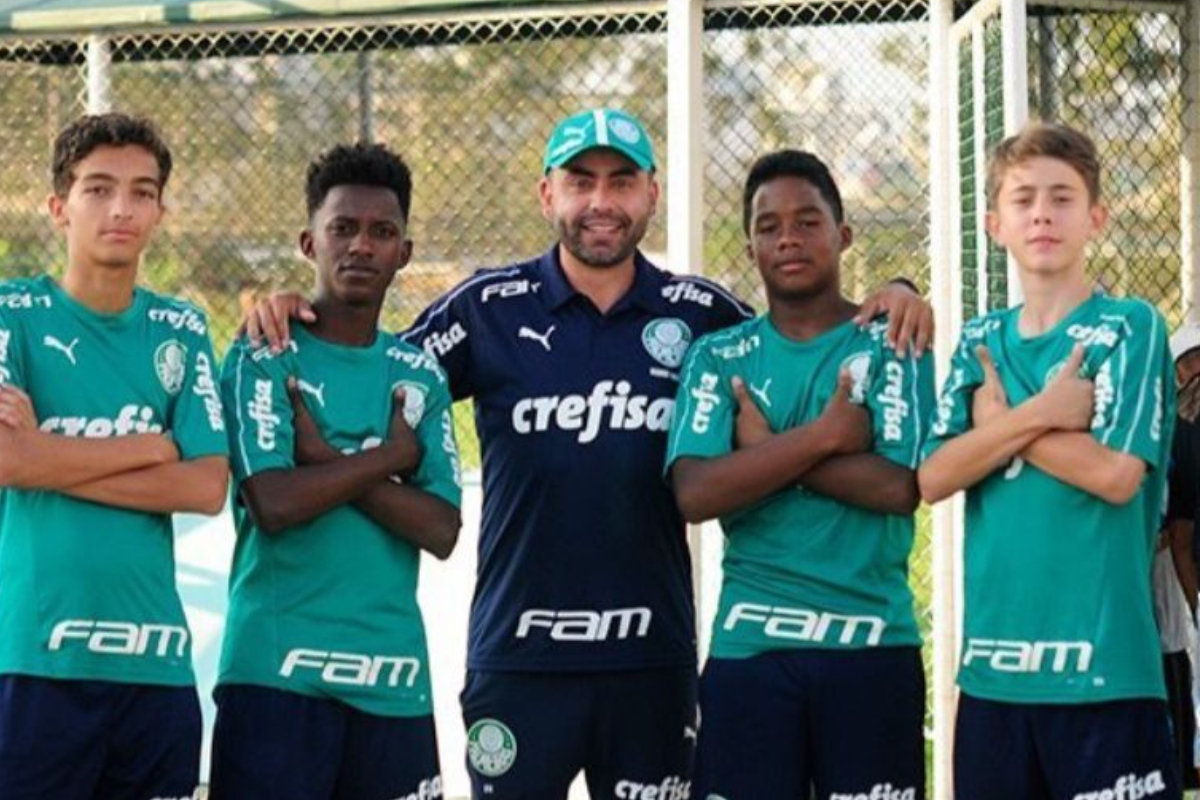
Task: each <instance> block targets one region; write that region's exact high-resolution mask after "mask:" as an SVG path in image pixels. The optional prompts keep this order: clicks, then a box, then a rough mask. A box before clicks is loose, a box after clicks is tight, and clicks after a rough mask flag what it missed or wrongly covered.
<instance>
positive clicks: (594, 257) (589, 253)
mask: <svg viewBox="0 0 1200 800" xmlns="http://www.w3.org/2000/svg"><path fill="white" fill-rule="evenodd" d="M610 219H613V220H614V221H615V222H616V223H617V224H618V225H620V226H622V227H623V229H624V237H623V238H620V239H619V240H618V241H617V243H616V244H615V245H614V246H611V247H604V248H597V247H591V246H589V245H587V244H586V243H585V241H584V236H585V233H584V229H583V228H584V224H585V223H586V222H587V221H588V218H587V217H583V218H581V219H579V221H577V222H575V223H574V224H571V223H568V222H567V221H566V220H565V219H558V220H556V221H555V226H554V227H555V228H557V229H558V236H559V239H560V240H561V241H562V244H563V247H565V248H566V249H567V252H568V253H570V254H571V255H573V256H574V257H575V258H576V259H578V260H579V262H580V263H582V264H585V265H587V266H589V267H595V268H597V269H607V268H608V267H615V266H617V265H618V264H622V263H624V262H625V261H626V260H628V259H629V258H630V257H631V256H632V255H633V254H634V252H635V251H636V250H637V246H638V245H639V244H640V243H641V241H642V238H643V237H644V236H645V235H646V228H647V226H649V224H650V220H649V219H646V220H642V221H641V222H640V223H635V222H634V221H633V220H631V219H630V218H629V217H626V216H624V215H621V216H618V217H615V218H614V217H610Z"/></svg>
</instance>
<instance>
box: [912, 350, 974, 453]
mask: <svg viewBox="0 0 1200 800" xmlns="http://www.w3.org/2000/svg"><path fill="white" fill-rule="evenodd" d="M978 343H979V342H978V339H977V337H975V336H972V335H971V329H970V328H968V329H967V330H964V331H963V335H962V338H961V339H959V342H958V348H957V349H956V350H955V351H954V355H953V357H951V359H950V369H949V371H948V373H947V375H946V381H945V383H943V384H942V393H941V395H940V396H939V397H938V401H937V405H936V406H935V407H934V409H933V414H932V416H931V418H930V420H929V433H928V435H927V436H926V437H925V442H924V444H923V445H922V448H921V457H922V459H926V458H929V457H930V456H931V455H933V454H934V452H936V451H937V449H938V448H939V447H941V446H942V445H943V444H945V443H946V442H948V441H950V440H951V439H953V438H955V437H956V436H961V435H963V434H964V433H966V432H967V431H968V430H970V429H971V404H972V402H973V401H974V399H975V390H976V389H977V388H978V387H979V386H980V385H981V384H982V383H983V368H982V367H980V365H979V359H978V357H977V356H976V355H975V345H976V344H978Z"/></svg>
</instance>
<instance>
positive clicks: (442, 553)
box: [354, 480, 462, 560]
mask: <svg viewBox="0 0 1200 800" xmlns="http://www.w3.org/2000/svg"><path fill="white" fill-rule="evenodd" d="M354 506H355V507H356V508H357V509H358V510H359V511H361V512H363V513H364V514H366V515H367V516H368V517H370V518H371V519H373V520H374V521H375V522H377V523H378V524H379V525H380V526H382V527H383V528H384V529H385V530H386V531H387V532H388V533H390V534H392V535H393V536H396V537H397V538H400V539H403V540H405V541H406V542H409V543H411V544H413V545H416V546H417V547H419V548H421V549H422V550H427V551H429V552H430V553H432V554H433V555H435V556H437V557H438V558H439V559H442V560H445V559H447V558H449V557H450V553H452V552H453V551H454V545H455V544H457V543H458V532H459V529H460V528H461V527H462V517H461V516H460V515H459V512H458V509H457V508H455V507H454V506H452V505H450V504H449V503H447V502H446V501H445V500H443V499H442V498H440V497H438V496H436V495H433V494H430V493H429V492H424V491H421V490H420V489H417V488H414V487H412V486H404V485H402V484H398V483H393V482H392V481H390V480H387V481H383V482H382V483H379V484H377V485H375V486H372V487H371V488H370V489H368V490H367V492H366V493H365V494H364V495H362V497H360V498H359V499H358V500H356V501H354Z"/></svg>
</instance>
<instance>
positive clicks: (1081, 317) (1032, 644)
mask: <svg viewBox="0 0 1200 800" xmlns="http://www.w3.org/2000/svg"><path fill="white" fill-rule="evenodd" d="M1019 317H1020V308H1013V309H1008V310H1004V311H997V312H995V313H992V314H988V315H987V316H985V317H980V318H978V319H975V320H972V321H971V322H969V323H967V324H966V326H965V327H964V329H963V333H962V338H961V340H960V342H959V346H958V350H957V352H956V353H955V354H954V358H953V360H952V362H951V365H950V372H949V375H948V378H947V380H946V383H945V386H944V387H943V389H942V396H941V400H940V402H939V404H938V409H937V414H936V417H935V419H934V421H933V423H932V424H931V430H930V438H929V441H928V442H927V444H926V447H925V450H926V457H928V455H930V454H932V453H933V452H934V451H936V450H937V448H938V447H939V446H941V445H942V444H943V443H944V442H946V441H948V440H950V439H953V438H954V437H955V436H958V435H960V434H962V433H965V432H966V431H967V430H969V429H970V428H971V424H972V422H971V404H972V400H973V397H974V393H975V389H976V387H978V386H979V385H980V384H981V383H982V382H983V371H982V367H981V366H980V364H979V359H978V357H977V356H976V354H975V348H976V347H977V346H978V345H980V344H984V345H987V347H988V349H989V350H990V352H991V354H992V358H993V360H994V361H995V363H996V366H997V369H998V371H999V374H1000V379H1001V381H1002V382H1003V384H1004V389H1005V391H1006V392H1007V393H1008V400H1009V403H1010V404H1012V405H1014V406H1015V405H1018V404H1020V403H1022V402H1024V401H1025V400H1028V399H1029V398H1030V397H1031V396H1032V395H1034V394H1036V393H1037V392H1039V391H1041V390H1042V388H1043V387H1044V386H1045V385H1046V382H1047V381H1049V380H1050V379H1051V378H1053V377H1054V375H1056V374H1057V373H1058V371H1059V369H1061V366H1062V364H1063V362H1064V361H1065V360H1066V359H1067V357H1068V356H1069V355H1070V352H1071V349H1072V347H1073V346H1074V344H1075V343H1076V342H1080V343H1081V344H1083V345H1084V362H1083V367H1082V370H1081V373H1082V374H1083V375H1084V376H1086V377H1088V378H1090V379H1091V380H1093V381H1094V382H1095V387H1096V388H1095V401H1094V402H1095V405H1094V415H1093V417H1092V424H1091V434H1092V436H1094V437H1095V439H1096V440H1097V441H1099V442H1100V443H1101V444H1103V445H1104V446H1106V447H1110V448H1112V449H1113V450H1117V451H1119V452H1122V453H1128V454H1131V455H1134V456H1137V457H1138V458H1140V459H1142V460H1143V461H1144V462H1146V465H1147V473H1146V477H1145V479H1144V480H1143V482H1142V485H1141V488H1140V489H1139V490H1138V492H1137V494H1136V495H1134V497H1133V499H1132V500H1131V501H1130V502H1128V503H1126V504H1124V505H1120V506H1117V505H1112V504H1110V503H1108V502H1106V501H1104V500H1101V499H1100V498H1098V497H1096V496H1094V495H1091V494H1089V493H1087V492H1085V491H1083V490H1081V489H1077V488H1075V487H1074V486H1070V485H1068V484H1066V483H1063V482H1062V481H1059V480H1058V479H1056V478H1053V477H1051V476H1050V475H1048V474H1047V473H1045V472H1043V471H1041V470H1040V469H1038V468H1037V467H1035V466H1033V465H1032V464H1029V463H1027V462H1025V461H1024V460H1023V459H1022V458H1020V457H1017V458H1015V459H1013V460H1012V461H1011V462H1010V463H1009V464H1006V465H1005V466H1004V467H1003V468H1001V469H997V470H996V471H995V472H993V473H992V474H991V475H989V476H987V477H986V478H984V479H983V480H982V481H980V482H979V483H977V484H975V485H974V486H972V487H971V488H970V489H968V490H967V499H966V541H965V559H966V564H965V577H964V585H965V593H966V596H965V600H966V608H965V618H964V632H963V650H962V662H961V666H960V669H959V676H958V680H959V684H960V686H961V687H962V689H963V691H964V692H966V693H967V694H970V695H972V696H976V697H981V698H985V699H989V700H1000V701H1010V702H1026V703H1084V702H1100V701H1107V700H1116V699H1122V698H1137V697H1164V696H1165V694H1164V688H1163V675H1162V664H1161V661H1160V658H1159V647H1158V636H1157V633H1156V632H1155V626H1154V615H1153V608H1152V595H1151V591H1150V568H1151V559H1152V553H1153V547H1154V538H1155V535H1156V532H1157V530H1158V522H1159V519H1160V514H1161V511H1162V508H1163V499H1164V486H1165V477H1166V471H1167V469H1166V468H1167V459H1168V458H1169V453H1170V442H1171V429H1172V426H1173V425H1174V419H1175V412H1174V384H1173V369H1172V364H1171V358H1170V355H1169V353H1168V350H1167V335H1166V327H1165V324H1164V322H1163V319H1162V316H1161V315H1159V313H1158V311H1156V310H1155V309H1154V308H1153V307H1152V306H1151V305H1149V304H1148V303H1146V302H1144V301H1142V300H1133V299H1127V300H1123V299H1115V298H1111V297H1107V296H1105V295H1103V294H1095V295H1093V296H1092V297H1091V298H1090V299H1088V300H1087V301H1086V302H1084V303H1082V304H1081V305H1080V306H1079V307H1078V308H1076V309H1075V310H1074V311H1072V312H1071V313H1070V314H1069V315H1068V316H1067V317H1066V318H1065V319H1064V320H1062V321H1061V322H1060V323H1059V324H1058V325H1056V326H1055V327H1054V328H1053V329H1051V330H1049V331H1047V332H1045V333H1043V334H1040V335H1038V336H1032V337H1023V336H1022V335H1021V334H1020V332H1019V330H1018V328H1017V322H1018V319H1019Z"/></svg>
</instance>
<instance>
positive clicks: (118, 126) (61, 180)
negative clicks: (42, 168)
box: [51, 112, 171, 197]
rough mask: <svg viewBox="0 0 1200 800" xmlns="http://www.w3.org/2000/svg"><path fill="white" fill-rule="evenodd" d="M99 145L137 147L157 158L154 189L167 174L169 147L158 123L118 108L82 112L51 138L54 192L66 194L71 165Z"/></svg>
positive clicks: (72, 176)
mask: <svg viewBox="0 0 1200 800" xmlns="http://www.w3.org/2000/svg"><path fill="white" fill-rule="evenodd" d="M101 147H141V148H144V149H146V150H147V151H149V153H150V154H151V155H153V156H154V160H155V161H157V162H158V189H159V191H162V190H163V189H164V188H166V185H167V179H168V178H170V177H171V149H170V148H169V147H167V143H166V142H165V141H163V138H162V134H161V133H159V130H158V126H156V125H155V124H154V123H153V122H151V121H150V120H148V119H146V118H145V117H134V116H131V115H129V114H122V113H120V112H110V113H107V114H86V115H84V116H82V117H79V118H78V119H76V120H75V121H74V122H72V123H71V124H70V125H68V126H67V127H65V128H63V129H62V131H61V132H59V134H58V136H57V137H56V138H55V139H54V156H53V160H52V161H51V174H52V180H53V183H54V193H55V194H56V195H58V196H59V197H66V196H67V193H68V192H70V191H71V184H73V183H74V182H75V166H76V165H77V164H78V163H79V162H80V161H83V160H84V159H85V158H87V157H88V156H89V155H91V154H92V152H93V151H95V150H97V149H98V148H101Z"/></svg>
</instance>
